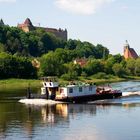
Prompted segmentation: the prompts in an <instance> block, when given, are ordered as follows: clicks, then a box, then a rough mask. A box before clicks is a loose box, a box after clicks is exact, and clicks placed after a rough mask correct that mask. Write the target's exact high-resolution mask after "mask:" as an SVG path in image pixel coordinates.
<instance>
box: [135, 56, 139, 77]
mask: <svg viewBox="0 0 140 140" xmlns="http://www.w3.org/2000/svg"><path fill="white" fill-rule="evenodd" d="M135 75H136V76H140V58H139V59H137V60H136V62H135Z"/></svg>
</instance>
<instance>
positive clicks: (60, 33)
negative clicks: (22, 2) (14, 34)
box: [17, 18, 67, 40]
mask: <svg viewBox="0 0 140 140" xmlns="http://www.w3.org/2000/svg"><path fill="white" fill-rule="evenodd" d="M17 26H18V28H20V29H22V30H23V31H25V32H30V31H33V30H36V29H38V28H41V29H44V30H45V31H46V32H48V33H52V34H54V35H55V36H56V37H58V38H60V39H63V40H67V30H66V29H65V30H63V29H61V28H59V29H55V28H48V27H46V28H45V27H37V26H34V25H33V24H32V22H31V20H30V19H29V18H27V19H26V20H25V21H24V23H22V24H18V25H17Z"/></svg>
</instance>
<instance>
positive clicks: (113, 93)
mask: <svg viewBox="0 0 140 140" xmlns="http://www.w3.org/2000/svg"><path fill="white" fill-rule="evenodd" d="M120 96H122V92H121V91H120V90H113V89H112V88H111V87H109V86H107V87H98V86H96V84H95V83H93V84H88V83H75V82H70V83H69V84H68V85H65V86H60V85H59V83H58V80H57V78H56V77H43V78H42V87H41V96H40V97H39V98H45V99H47V100H54V101H61V102H72V103H83V102H89V101H95V100H103V99H114V98H118V97H120ZM28 98H37V97H32V96H31V95H30V92H28Z"/></svg>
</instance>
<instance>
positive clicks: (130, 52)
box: [124, 40, 139, 59]
mask: <svg viewBox="0 0 140 140" xmlns="http://www.w3.org/2000/svg"><path fill="white" fill-rule="evenodd" d="M138 57H139V56H138V54H137V53H136V52H135V50H134V49H133V48H130V46H129V44H128V41H127V40H126V44H125V45H124V58H125V59H128V58H134V59H137V58H138Z"/></svg>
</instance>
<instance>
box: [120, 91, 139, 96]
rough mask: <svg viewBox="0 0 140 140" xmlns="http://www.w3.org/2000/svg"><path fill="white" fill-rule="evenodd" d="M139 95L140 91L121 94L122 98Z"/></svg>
mask: <svg viewBox="0 0 140 140" xmlns="http://www.w3.org/2000/svg"><path fill="white" fill-rule="evenodd" d="M131 95H140V91H135V92H122V96H131Z"/></svg>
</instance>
